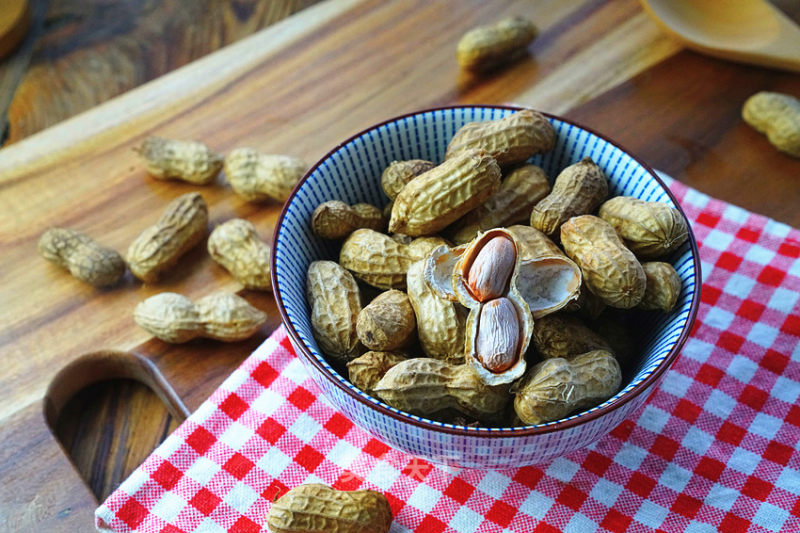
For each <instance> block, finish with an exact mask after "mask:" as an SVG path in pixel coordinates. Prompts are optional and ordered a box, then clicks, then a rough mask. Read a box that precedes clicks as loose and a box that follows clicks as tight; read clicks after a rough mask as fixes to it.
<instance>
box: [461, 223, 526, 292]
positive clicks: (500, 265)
mask: <svg viewBox="0 0 800 533" xmlns="http://www.w3.org/2000/svg"><path fill="white" fill-rule="evenodd" d="M516 266H517V251H516V249H515V247H514V243H513V242H511V239H509V238H507V237H504V236H497V237H493V238H491V239H489V240H488V241H487V242H486V243H485V244H484V245H483V246H482V247H481V249H480V250H479V251H478V253H477V255H476V256H475V259H474V260H473V261H472V264H470V265H468V266H467V267H466V268H467V280H466V281H467V286H468V287H469V290H470V292H471V293H472V295H473V296H474V297H475V299H476V300H478V301H479V302H485V301H487V300H491V299H494V298H498V297H499V296H502V295H503V294H505V292H506V291H507V290H508V283H509V282H510V281H511V275H512V274H513V273H514V268H515V267H516Z"/></svg>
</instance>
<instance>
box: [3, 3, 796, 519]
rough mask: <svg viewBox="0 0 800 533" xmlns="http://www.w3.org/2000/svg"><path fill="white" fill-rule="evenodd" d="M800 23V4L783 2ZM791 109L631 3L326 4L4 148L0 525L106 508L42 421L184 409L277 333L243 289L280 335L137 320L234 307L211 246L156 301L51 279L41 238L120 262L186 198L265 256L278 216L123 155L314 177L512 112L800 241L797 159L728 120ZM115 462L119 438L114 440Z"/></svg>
mask: <svg viewBox="0 0 800 533" xmlns="http://www.w3.org/2000/svg"><path fill="white" fill-rule="evenodd" d="M783 4H786V7H787V9H788V10H789V14H790V15H791V16H793V17H794V18H795V20H797V19H798V18H800V8H799V7H798V6H797V5H796V4H792V3H790V2H784V3H782V4H781V5H783ZM508 14H524V15H526V16H528V17H530V18H532V19H533V20H534V21H536V23H537V25H538V26H539V27H540V29H541V34H540V35H539V37H538V38H537V40H536V41H535V43H534V44H533V45H531V47H530V52H531V55H530V56H529V57H527V58H524V59H523V60H521V61H520V62H518V63H516V64H514V65H513V66H511V67H509V68H507V69H505V70H503V71H501V72H498V73H495V74H494V75H492V76H491V77H487V78H473V77H470V76H468V75H465V74H463V73H461V72H459V69H458V67H457V65H456V63H455V45H456V43H457V41H458V39H459V37H460V35H461V34H463V32H464V31H466V30H467V29H469V28H471V27H473V26H476V25H479V24H484V23H486V22H489V21H493V20H496V19H498V18H500V17H502V16H504V15H508ZM764 89H771V90H780V91H784V92H790V93H794V94H800V76H798V75H796V74H788V73H781V72H777V71H771V70H767V69H760V68H756V67H749V66H740V65H736V64H732V63H724V62H722V61H718V60H714V59H708V58H704V57H701V56H699V55H696V54H694V53H691V52H685V51H681V50H680V49H679V48H678V46H677V45H676V44H675V43H673V42H672V41H670V40H669V39H668V38H667V37H666V36H665V35H662V34H661V33H660V32H659V30H658V29H657V28H656V26H655V25H654V24H653V23H652V22H651V21H650V20H649V19H648V18H647V17H646V15H645V14H644V13H643V12H642V11H641V9H640V7H639V5H638V3H636V2H635V1H634V0H615V1H612V2H606V1H602V0H580V1H578V0H576V1H571V2H563V1H559V0H540V1H537V2H523V1H512V0H507V1H502V2H500V1H498V2H482V1H479V0H475V1H464V2H445V1H435V2H430V1H424V0H418V1H402V2H400V1H397V2H382V1H379V0H363V1H362V0H341V1H328V2H324V3H322V4H319V5H317V6H314V7H312V8H309V9H307V10H304V11H302V12H301V13H299V14H297V15H295V16H292V17H290V18H289V19H287V20H285V21H283V22H281V23H279V24H277V25H275V26H273V27H271V28H269V29H267V30H264V31H262V32H261V33H259V34H256V35H254V36H253V37H251V38H248V39H245V40H243V41H240V42H238V43H236V44H234V45H232V46H229V47H227V48H224V49H222V50H220V51H219V52H216V53H214V54H212V55H210V56H208V57H206V58H204V59H202V60H200V61H198V62H196V63H193V64H190V65H188V66H187V67H184V68H181V69H179V70H177V71H175V72H174V73H172V74H170V75H167V76H165V77H163V78H160V79H158V80H156V81H155V82H152V83H150V84H148V85H145V86H143V87H141V88H139V89H136V90H134V91H132V92H130V93H128V94H125V95H123V96H121V97H119V98H117V99H115V100H112V101H110V102H108V103H106V104H104V105H101V106H99V107H97V108H95V109H94V110H92V111H89V112H87V113H85V114H83V115H79V116H77V117H75V118H73V119H70V120H67V121H65V122H63V123H61V124H60V125H58V126H55V127H53V128H51V129H49V130H45V131H43V132H41V133H39V134H37V135H34V136H32V137H30V138H28V139H25V140H23V141H21V142H19V143H17V144H14V145H12V146H10V147H8V148H6V149H3V150H2V151H0V245H2V252H0V302H2V311H0V313H2V314H0V317H2V319H1V320H0V357H2V359H1V360H2V361H3V362H4V365H5V367H4V370H3V372H2V373H0V390H3V394H2V395H0V442H2V444H3V445H2V446H0V475H2V478H0V479H2V482H0V530H2V531H30V530H48V531H88V530H91V529H92V526H91V524H92V511H93V510H94V507H95V506H96V500H95V499H94V497H93V496H92V494H91V492H90V491H89V489H88V488H87V487H86V486H85V484H84V483H83V481H82V480H81V478H80V476H79V475H78V474H77V473H76V472H75V470H74V468H73V466H72V464H71V463H70V460H69V458H68V457H67V456H66V455H65V454H64V452H63V450H62V449H61V447H60V445H59V443H58V441H57V439H55V437H54V436H53V433H52V431H51V429H50V426H49V425H48V423H50V424H52V421H53V420H54V419H55V418H56V417H57V415H58V412H59V410H60V409H61V408H62V407H63V405H64V404H65V402H66V401H67V400H68V399H69V398H70V397H71V396H72V395H74V394H75V392H76V391H77V390H79V389H81V388H82V387H84V386H85V385H86V384H87V383H91V382H94V381H97V380H104V379H108V378H109V377H114V376H127V377H134V378H136V379H140V380H143V381H145V382H146V383H147V384H148V385H150V386H151V387H152V388H153V389H154V390H155V391H156V392H157V393H159V394H160V395H161V396H162V399H163V400H164V401H165V402H166V403H167V405H169V406H170V408H171V409H172V410H173V412H174V413H175V414H176V415H181V414H184V415H185V414H186V413H187V412H188V411H190V410H192V409H194V408H196V407H197V406H198V405H199V404H200V403H201V402H202V400H203V399H205V398H206V397H207V396H208V394H210V392H211V391H213V389H214V388H215V387H217V386H218V385H219V383H220V382H221V381H222V380H223V379H224V378H225V376H227V374H229V373H230V372H231V371H232V370H233V369H234V368H235V367H236V366H237V365H238V364H239V363H240V362H241V361H242V360H243V359H244V358H245V357H246V356H247V355H248V354H249V353H250V352H251V351H252V350H253V349H254V348H255V347H256V346H257V345H258V343H259V342H260V341H262V340H263V339H264V338H265V337H266V336H267V335H268V334H269V333H270V332H271V331H272V330H273V329H274V328H275V327H277V326H278V314H277V312H276V310H275V306H274V302H273V300H272V298H271V297H270V296H269V295H265V294H258V293H253V292H244V293H242V294H244V296H245V297H247V298H248V299H250V300H251V301H252V302H253V303H254V304H256V305H257V306H259V307H261V308H263V309H265V310H266V311H267V312H268V313H269V315H270V320H269V322H268V324H267V325H266V326H265V327H264V328H263V329H262V331H261V332H260V333H259V334H258V335H257V336H256V337H255V338H254V339H252V340H250V341H247V342H244V343H238V344H232V345H224V344H222V343H217V342H208V341H196V342H191V343H189V344H186V345H183V346H177V347H173V346H169V345H167V344H165V343H162V342H160V341H157V340H153V339H150V338H149V335H148V334H147V333H145V332H144V331H142V330H140V329H139V328H138V327H137V326H136V325H135V324H134V323H133V320H132V318H131V313H132V310H133V308H134V307H135V305H136V304H137V303H138V302H140V301H141V300H143V299H144V298H146V297H148V296H151V295H153V294H156V293H159V292H162V291H176V292H181V293H183V294H186V295H187V296H189V297H192V298H197V297H200V296H203V295H205V294H208V293H210V292H213V291H217V290H238V289H239V286H238V285H237V284H236V283H235V282H234V281H232V280H231V278H230V277H229V276H228V275H227V273H226V272H225V271H223V270H222V269H221V268H220V267H218V266H216V265H215V264H213V263H212V262H211V260H210V259H209V258H208V257H207V254H206V253H205V250H204V246H200V247H198V249H196V250H195V251H193V252H191V253H190V254H189V255H188V256H186V257H185V258H184V259H183V260H182V261H181V262H180V263H179V265H178V266H177V267H176V268H175V270H174V271H173V272H172V273H171V274H169V275H168V276H166V277H165V279H164V280H163V281H161V282H159V283H157V284H154V285H143V284H141V283H140V282H138V281H135V280H134V279H132V278H131V277H130V276H129V277H127V278H126V279H125V281H124V282H123V283H121V284H120V285H119V286H117V287H114V288H111V289H106V290H97V289H93V288H91V287H89V286H87V285H85V284H83V283H81V282H79V281H76V280H74V279H73V278H71V277H70V276H69V275H67V274H66V273H65V272H63V271H61V270H59V269H58V268H56V267H55V266H53V265H51V264H49V263H47V262H45V261H44V260H42V259H41V258H40V257H38V256H37V253H36V241H37V239H38V237H39V235H40V234H41V233H42V232H43V231H44V230H45V229H46V228H47V227H49V226H53V225H59V226H67V227H72V228H75V229H79V230H82V231H85V232H86V233H88V234H90V235H92V236H93V237H94V238H96V239H97V240H98V241H100V242H101V243H103V244H106V245H109V246H112V247H114V248H116V249H118V250H120V251H124V250H126V249H127V246H128V244H129V243H130V242H131V241H132V239H133V238H134V237H135V236H136V235H137V234H138V233H139V232H141V231H142V230H143V229H144V228H145V227H147V226H148V225H150V224H152V222H153V221H155V219H156V218H157V217H158V216H159V214H160V212H161V211H162V210H163V208H164V206H165V205H166V204H167V203H168V202H169V200H171V199H172V198H175V197H176V196H178V195H180V194H183V193H185V192H188V191H192V190H198V191H200V192H201V193H202V194H203V196H204V197H205V199H206V201H207V202H208V204H209V206H210V218H211V220H212V224H218V223H220V222H222V221H225V220H227V219H229V218H232V217H243V218H247V219H249V220H251V221H253V222H254V223H255V224H256V225H257V227H258V228H259V231H260V233H261V235H262V237H263V238H264V239H269V238H270V236H271V235H272V232H273V230H274V224H275V221H276V218H277V216H278V213H279V211H280V206H279V205H278V204H263V205H253V204H248V203H245V202H243V201H241V200H239V199H238V198H237V197H236V196H234V195H233V194H232V192H231V190H230V188H229V187H228V185H227V184H226V183H224V180H223V179H222V178H220V179H219V180H218V181H217V183H215V184H213V185H211V186H208V187H203V188H199V187H194V186H190V185H186V184H180V183H165V182H158V181H155V180H153V179H151V178H149V177H147V176H146V174H145V172H144V170H143V168H142V165H141V163H140V162H139V161H138V159H137V156H136V154H135V153H134V151H133V148H134V147H135V146H137V145H138V144H139V143H140V142H141V140H142V139H143V138H144V137H146V136H148V135H152V134H158V135H162V136H166V137H175V138H194V139H199V140H203V141H205V142H206V143H208V144H209V145H210V146H212V147H213V148H214V149H216V150H218V151H221V152H227V151H229V150H231V149H233V148H235V147H239V146H252V147H255V148H258V149H260V150H263V151H265V152H272V153H286V154H291V155H294V156H298V157H301V158H303V159H305V160H306V161H307V162H308V163H309V164H311V163H313V162H315V161H316V160H317V159H319V158H320V157H321V156H322V155H324V154H325V153H326V152H327V151H328V150H330V149H331V148H332V147H333V146H335V145H336V144H337V143H338V142H340V141H341V140H343V139H345V138H347V137H349V136H350V135H352V134H354V133H356V132H358V131H360V130H362V129H364V128H366V127H368V126H370V125H372V124H374V123H376V122H379V121H382V120H384V119H387V118H389V117H392V116H394V115H398V114H401V113H406V112H410V111H414V110H419V109H423V108H427V107H432V106H437V105H446V104H457V103H503V102H514V103H519V104H523V105H529V106H532V107H534V108H537V109H541V110H543V111H548V112H552V113H557V114H563V115H565V116H567V117H568V118H571V119H574V120H577V121H579V122H581V123H583V124H585V125H587V126H589V127H591V128H592V129H595V130H597V131H599V132H601V133H603V134H605V135H607V136H609V137H611V138H613V139H615V140H617V141H618V142H620V143H621V144H622V145H623V146H626V147H627V148H628V149H629V150H631V151H632V152H634V153H636V154H638V155H639V156H641V157H642V158H643V159H644V160H646V161H647V162H648V163H650V164H651V165H653V166H655V167H657V168H660V169H662V170H665V171H667V172H669V173H671V174H672V175H673V176H675V177H676V178H678V179H680V180H682V181H684V182H686V183H689V184H690V185H693V186H695V187H697V188H699V189H701V190H703V191H705V192H708V193H710V194H713V195H715V196H718V197H722V198H725V199H727V200H729V201H733V202H735V203H738V204H740V205H742V206H744V207H746V208H748V209H751V210H754V211H757V212H761V213H765V214H768V215H770V216H773V217H776V218H778V219H780V220H782V221H785V222H788V223H790V224H793V225H796V226H797V225H800V212H799V211H798V210H797V208H796V206H797V205H800V160H797V159H792V158H790V157H788V156H785V155H782V154H780V153H778V152H776V151H775V150H774V149H772V147H771V146H769V145H768V144H767V142H766V141H765V139H764V138H763V137H762V136H761V135H759V134H757V133H755V132H754V131H752V130H751V129H750V128H749V127H747V126H746V125H744V124H743V123H742V122H741V120H740V118H739V111H740V109H741V104H742V103H743V101H744V100H745V99H746V98H747V97H748V96H749V95H750V94H752V93H754V92H756V91H758V90H764ZM113 445H116V446H125V445H126V444H125V443H113Z"/></svg>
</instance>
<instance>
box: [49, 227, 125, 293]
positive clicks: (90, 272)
mask: <svg viewBox="0 0 800 533" xmlns="http://www.w3.org/2000/svg"><path fill="white" fill-rule="evenodd" d="M38 248H39V253H40V254H41V256H42V257H44V258H45V259H47V260H48V261H51V262H53V263H55V264H56V265H58V266H60V267H62V268H65V269H67V270H69V273H70V274H72V275H73V276H74V277H75V278H77V279H79V280H81V281H85V282H86V283H89V284H90V285H94V286H95V287H106V286H108V285H113V284H115V283H116V282H118V281H119V280H120V278H121V277H122V276H123V275H124V274H125V261H124V260H123V259H122V256H121V255H119V253H117V251H116V250H114V249H112V248H107V247H105V246H101V245H99V244H97V243H96V242H95V241H93V240H92V239H91V238H90V237H89V236H88V235H85V234H83V233H81V232H79V231H75V230H72V229H67V228H50V229H48V230H47V231H45V232H44V233H43V234H42V236H41V237H40V238H39V244H38Z"/></svg>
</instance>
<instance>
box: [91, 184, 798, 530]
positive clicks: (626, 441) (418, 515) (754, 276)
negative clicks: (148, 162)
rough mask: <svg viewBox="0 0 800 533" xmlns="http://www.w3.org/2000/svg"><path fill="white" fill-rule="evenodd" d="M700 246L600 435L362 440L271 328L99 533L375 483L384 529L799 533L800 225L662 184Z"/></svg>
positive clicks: (251, 518) (115, 499)
mask: <svg viewBox="0 0 800 533" xmlns="http://www.w3.org/2000/svg"><path fill="white" fill-rule="evenodd" d="M670 184H671V188H672V190H673V191H674V192H675V194H676V196H677V197H678V199H679V201H680V202H681V205H682V206H683V208H684V210H685V211H686V213H687V215H688V216H689V218H690V219H691V220H692V222H693V224H692V225H693V228H694V231H695V235H696V236H697V240H698V242H699V243H700V255H701V258H702V270H703V279H704V282H705V283H704V286H703V291H702V305H701V306H700V311H699V314H698V316H697V323H696V325H695V327H694V330H693V332H692V335H691V338H690V339H689V341H688V342H687V343H686V345H685V347H684V349H683V351H682V353H681V356H680V357H679V358H678V360H677V361H676V363H675V364H674V367H673V368H672V369H671V370H670V371H669V372H668V373H667V375H666V378H665V379H664V381H663V384H662V385H661V387H660V388H659V389H658V390H657V391H656V392H655V394H654V395H653V396H652V397H651V398H650V400H649V401H648V402H647V403H646V404H645V406H644V407H643V408H642V409H641V410H640V411H639V412H638V413H637V414H636V415H635V416H634V417H633V418H632V419H630V420H627V421H625V422H623V423H622V424H620V425H619V426H618V427H617V428H616V429H614V430H613V431H612V432H611V433H610V434H609V435H608V436H606V437H605V438H603V439H601V440H600V441H598V442H597V443H595V444H594V445H592V446H590V447H588V448H586V449H583V450H580V451H577V452H574V453H571V454H570V455H567V456H566V457H562V458H560V459H557V460H555V461H554V462H552V463H550V464H548V465H545V466H542V467H540V468H534V467H525V468H520V469H517V470H509V471H471V470H461V471H459V470H455V469H447V468H442V467H439V466H434V465H431V464H429V463H427V462H425V461H423V460H420V459H415V458H413V457H411V456H408V455H405V454H403V453H400V452H398V451H395V450H393V449H390V448H389V447H388V446H386V445H384V444H382V443H381V442H379V441H377V440H375V439H374V438H371V437H370V436H369V435H367V434H366V433H365V432H364V431H362V430H360V429H359V428H358V427H356V426H354V425H353V423H352V422H350V421H349V420H348V419H346V418H345V417H344V416H342V415H341V414H339V413H338V412H336V411H335V410H334V409H333V408H332V407H331V406H330V404H328V403H327V402H326V401H325V400H324V398H322V397H321V396H320V395H319V394H318V389H317V387H316V386H315V384H314V383H313V382H312V381H311V380H310V378H309V377H308V376H307V374H306V372H305V370H304V368H303V366H302V364H301V363H300V362H299V361H298V359H297V358H296V357H295V355H294V353H293V351H292V348H291V346H290V344H289V341H288V340H287V337H286V333H285V332H284V330H283V328H281V329H279V330H278V331H276V332H275V333H274V334H273V335H272V337H270V339H269V340H267V341H266V342H265V343H264V344H263V345H262V346H261V347H260V348H259V349H258V350H257V351H256V352H255V353H253V355H251V356H250V357H249V358H248V359H247V361H245V362H244V364H243V365H242V366H241V367H240V368H239V369H238V370H236V371H235V372H234V373H233V374H232V375H231V376H230V377H229V378H228V379H227V380H226V381H225V383H223V384H222V386H221V387H220V388H219V389H218V390H217V391H216V392H215V393H214V394H213V395H212V396H211V398H209V400H208V401H206V402H205V403H204V404H203V405H202V406H201V407H200V408H199V409H198V410H197V411H196V412H195V413H194V414H193V415H192V416H191V417H190V418H189V419H188V420H187V421H186V422H185V423H184V424H182V425H181V426H180V428H178V429H177V430H176V431H175V433H173V434H172V435H170V436H169V437H168V438H167V440H166V441H165V442H164V443H163V444H162V445H161V446H160V447H159V448H158V449H157V450H156V451H155V452H153V454H152V455H151V456H150V457H149V458H148V459H147V460H146V461H145V462H144V464H142V466H141V467H139V469H138V470H136V471H135V472H134V473H133V474H132V475H131V476H130V477H129V478H128V479H127V480H126V481H125V482H124V483H123V484H122V485H121V486H120V487H119V489H118V490H117V491H116V492H115V493H114V494H112V495H111V496H110V497H109V498H108V499H107V500H106V501H105V502H104V503H103V505H102V506H100V508H98V509H97V511H96V525H97V528H98V529H99V530H101V531H118V532H123V531H125V532H128V531H142V532H143V531H147V532H162V533H178V532H186V533H190V532H204V533H211V532H239V533H255V532H258V531H261V530H262V525H263V524H264V523H265V516H266V513H267V510H268V509H269V506H270V502H271V501H272V500H273V499H274V498H275V497H276V496H278V495H280V494H282V493H283V492H284V491H286V490H287V489H288V488H292V487H295V486H297V485H299V484H301V483H309V482H323V483H327V484H329V485H332V486H334V487H337V488H340V489H357V488H371V489H377V490H380V491H382V492H383V493H384V494H385V495H386V496H387V497H388V499H389V502H390V504H391V506H392V510H393V512H394V524H393V526H392V530H391V531H392V532H404V531H415V532H422V533H438V532H442V531H447V532H458V533H467V532H474V531H519V532H523V531H525V532H529V531H537V532H539V531H540V532H562V531H563V532H565V533H570V532H580V533H584V532H589V531H632V532H634V531H635V532H651V531H659V532H660V531H669V532H684V531H688V532H716V531H721V532H737V533H738V532H744V531H750V532H761V531H773V532H774V531H785V532H798V531H800V453H798V449H799V448H798V446H799V445H798V441H800V401H798V397H800V305H799V304H798V298H799V297H800V259H798V258H799V257H800V231H798V230H796V229H792V228H790V227H788V226H786V225H783V224H779V223H777V222H775V221H772V220H769V219H767V218H765V217H763V216H760V215H755V214H752V213H749V212H747V211H745V210H743V209H740V208H737V207H734V206H731V205H729V204H726V203H724V202H721V201H718V200H714V199H711V198H709V197H707V196H705V195H703V194H700V193H698V192H697V191H695V190H693V189H690V188H688V187H686V186H684V185H682V184H680V183H678V182H672V181H670Z"/></svg>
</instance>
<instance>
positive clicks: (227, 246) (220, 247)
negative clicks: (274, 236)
mask: <svg viewBox="0 0 800 533" xmlns="http://www.w3.org/2000/svg"><path fill="white" fill-rule="evenodd" d="M208 253H209V255H211V258H212V259H214V261H216V262H217V263H219V264H220V265H222V267H223V268H225V269H226V270H227V271H228V272H230V273H231V275H232V276H233V277H234V278H235V279H236V281H238V282H239V283H241V284H242V285H244V287H245V288H247V289H256V290H263V291H271V290H272V283H271V280H270V266H269V259H270V247H269V245H268V244H267V243H265V242H264V241H262V240H261V239H259V237H258V231H257V230H256V227H255V226H254V225H253V223H252V222H249V221H247V220H244V219H241V218H234V219H232V220H228V221H227V222H225V223H224V224H220V225H219V226H217V227H216V228H215V229H214V231H212V232H211V235H210V236H209V237H208Z"/></svg>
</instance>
